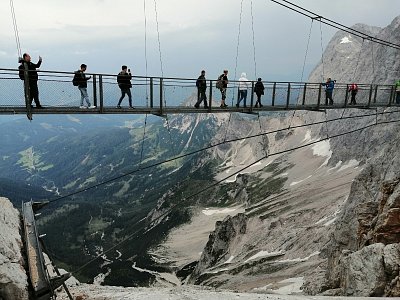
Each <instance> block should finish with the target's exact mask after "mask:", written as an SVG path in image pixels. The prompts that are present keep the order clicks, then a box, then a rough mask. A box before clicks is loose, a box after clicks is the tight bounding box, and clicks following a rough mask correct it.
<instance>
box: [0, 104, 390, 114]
mask: <svg viewBox="0 0 400 300" xmlns="http://www.w3.org/2000/svg"><path fill="white" fill-rule="evenodd" d="M387 106H388V105H387V104H382V103H371V104H370V105H364V104H359V105H351V106H350V105H347V106H345V105H289V106H285V105H275V106H269V105H268V106H267V105H264V106H263V107H262V108H255V107H239V108H237V107H227V108H220V107H211V108H209V109H204V108H198V109H196V108H194V107H165V108H162V109H160V108H146V107H136V108H134V109H129V108H124V107H122V108H120V109H119V108H115V107H102V108H100V107H98V108H92V109H81V108H79V107H70V106H65V107H50V106H49V107H44V108H43V109H35V108H33V109H32V114H34V115H35V114H38V115H47V114H83V115H84V114H153V115H160V116H162V115H166V114H196V113H232V112H238V113H259V112H266V111H294V110H311V111H323V110H327V109H343V108H358V109H368V108H375V107H387ZM391 106H397V104H392V105H391ZM18 114H26V108H25V107H21V106H18V107H0V115H18Z"/></svg>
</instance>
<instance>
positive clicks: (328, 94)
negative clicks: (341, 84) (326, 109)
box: [325, 90, 333, 105]
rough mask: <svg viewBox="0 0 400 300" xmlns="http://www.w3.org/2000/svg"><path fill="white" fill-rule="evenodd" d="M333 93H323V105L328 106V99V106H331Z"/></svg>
mask: <svg viewBox="0 0 400 300" xmlns="http://www.w3.org/2000/svg"><path fill="white" fill-rule="evenodd" d="M332 94H333V91H332V90H330V91H325V105H328V99H329V104H330V105H333V98H332Z"/></svg>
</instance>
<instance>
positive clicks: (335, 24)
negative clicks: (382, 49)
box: [270, 0, 400, 50]
mask: <svg viewBox="0 0 400 300" xmlns="http://www.w3.org/2000/svg"><path fill="white" fill-rule="evenodd" d="M270 1H272V2H274V3H276V4H279V5H281V6H283V7H286V8H288V9H290V10H293V11H295V12H297V13H299V14H301V15H303V16H306V17H308V18H314V19H318V20H319V22H321V23H324V24H326V25H328V26H331V27H334V28H336V29H338V30H341V31H344V32H348V33H350V34H353V35H355V36H358V37H360V38H366V39H370V40H371V42H374V43H377V44H381V45H383V46H387V47H391V48H395V49H397V50H400V45H399V44H394V43H391V42H388V41H385V40H382V39H378V38H376V37H372V36H370V35H368V34H366V33H363V32H361V31H358V30H355V29H353V28H350V27H347V26H345V25H342V24H340V23H338V22H335V21H332V20H330V19H327V18H324V17H322V16H320V15H318V14H316V13H314V12H312V11H310V10H307V9H305V8H303V7H301V6H298V5H296V4H293V3H291V2H289V1H286V0H281V1H283V2H286V3H288V4H289V5H292V6H294V7H297V8H298V9H300V10H298V9H296V8H293V7H290V6H288V5H285V4H283V3H280V2H278V1H276V0H270Z"/></svg>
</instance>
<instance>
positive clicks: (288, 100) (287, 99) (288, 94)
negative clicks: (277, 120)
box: [286, 82, 290, 109]
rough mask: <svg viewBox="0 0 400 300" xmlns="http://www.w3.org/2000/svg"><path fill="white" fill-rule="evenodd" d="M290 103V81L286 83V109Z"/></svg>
mask: <svg viewBox="0 0 400 300" xmlns="http://www.w3.org/2000/svg"><path fill="white" fill-rule="evenodd" d="M289 103H290V82H289V83H288V90H287V97H286V109H288V108H289Z"/></svg>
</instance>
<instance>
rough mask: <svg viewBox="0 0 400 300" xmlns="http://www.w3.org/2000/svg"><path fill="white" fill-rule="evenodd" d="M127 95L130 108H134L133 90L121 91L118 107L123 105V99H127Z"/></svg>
mask: <svg viewBox="0 0 400 300" xmlns="http://www.w3.org/2000/svg"><path fill="white" fill-rule="evenodd" d="M125 95H128V98H129V106H132V94H131V89H121V98H119V101H118V106H119V105H121V102H122V99H124V98H125Z"/></svg>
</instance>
